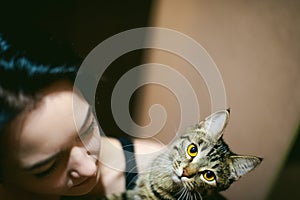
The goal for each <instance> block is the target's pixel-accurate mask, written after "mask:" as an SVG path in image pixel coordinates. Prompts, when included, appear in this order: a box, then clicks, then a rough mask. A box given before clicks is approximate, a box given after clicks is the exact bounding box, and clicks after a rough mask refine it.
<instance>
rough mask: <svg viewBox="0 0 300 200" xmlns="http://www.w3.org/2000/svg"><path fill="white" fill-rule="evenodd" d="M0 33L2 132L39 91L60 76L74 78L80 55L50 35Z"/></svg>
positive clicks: (36, 98)
mask: <svg viewBox="0 0 300 200" xmlns="http://www.w3.org/2000/svg"><path fill="white" fill-rule="evenodd" d="M30 38H31V39H29V38H26V35H22V36H19V37H13V36H11V35H4V34H3V33H2V34H1V33H0V134H1V133H2V132H3V128H4V127H5V126H6V125H7V124H8V123H9V122H10V121H11V120H12V119H13V118H15V117H16V116H17V115H18V114H19V113H20V112H22V111H23V110H24V109H25V108H27V107H28V106H30V105H34V104H35V102H36V101H37V100H38V95H37V94H38V92H39V91H40V90H42V89H44V88H45V87H47V86H48V85H50V84H52V83H53V82H55V81H58V80H60V79H68V80H71V81H74V79H75V77H76V72H77V69H78V66H79V64H80V63H79V62H80V59H79V57H77V56H76V55H75V54H74V53H73V51H72V50H71V49H70V48H65V46H64V45H63V44H62V43H58V42H55V41H54V40H53V39H52V38H51V37H45V36H41V35H37V34H36V35H35V36H31V37H30Z"/></svg>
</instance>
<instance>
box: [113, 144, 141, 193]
mask: <svg viewBox="0 0 300 200" xmlns="http://www.w3.org/2000/svg"><path fill="white" fill-rule="evenodd" d="M118 140H119V141H120V143H121V145H122V148H123V151H124V155H125V161H126V170H125V180H126V190H129V189H133V188H134V187H135V185H136V180H137V178H138V171H137V165H136V160H135V155H134V145H133V143H132V141H131V140H130V139H127V138H118Z"/></svg>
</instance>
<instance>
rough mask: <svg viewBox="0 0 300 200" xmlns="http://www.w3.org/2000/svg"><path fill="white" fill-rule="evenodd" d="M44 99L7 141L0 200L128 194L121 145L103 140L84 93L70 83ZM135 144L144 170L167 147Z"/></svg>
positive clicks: (48, 91) (45, 94)
mask: <svg viewBox="0 0 300 200" xmlns="http://www.w3.org/2000/svg"><path fill="white" fill-rule="evenodd" d="M41 94H42V96H43V97H42V100H41V102H40V104H39V105H37V107H35V108H34V109H32V110H29V111H26V112H24V113H23V114H21V115H20V116H19V117H17V118H16V119H15V120H14V121H13V123H11V125H10V127H9V134H8V135H9V137H5V138H4V140H3V141H4V144H3V145H2V147H1V148H2V149H1V151H4V152H6V154H5V158H4V160H3V172H4V181H3V183H2V184H0V199H49V200H58V199H59V198H60V196H62V195H67V196H76V195H86V196H90V197H91V199H92V197H94V196H99V195H101V194H110V193H115V192H122V191H124V190H125V178H124V170H125V158H124V154H123V151H122V150H121V149H122V148H121V145H120V144H119V142H118V141H117V140H116V139H113V138H107V137H100V134H99V128H98V125H97V123H96V119H95V116H94V115H93V113H92V112H91V109H90V106H89V105H88V103H87V102H86V101H85V99H84V98H83V97H82V96H81V95H80V93H74V91H73V87H72V85H71V84H70V83H68V82H57V83H55V84H53V85H52V86H50V87H49V88H47V89H45V90H44V91H42V92H41ZM74 102H75V104H76V109H75V111H74V107H73V103H74ZM134 143H135V151H136V155H137V165H138V170H139V171H143V170H145V169H146V167H147V163H149V162H150V161H151V158H153V157H154V156H155V155H157V154H156V152H158V150H159V149H162V148H163V146H162V145H161V144H159V143H157V142H154V141H150V140H139V139H137V140H134ZM116 180H117V181H116Z"/></svg>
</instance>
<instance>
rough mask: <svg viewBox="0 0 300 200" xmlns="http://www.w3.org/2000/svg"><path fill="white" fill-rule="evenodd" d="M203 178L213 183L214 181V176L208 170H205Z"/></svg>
mask: <svg viewBox="0 0 300 200" xmlns="http://www.w3.org/2000/svg"><path fill="white" fill-rule="evenodd" d="M203 178H204V179H205V180H207V181H213V180H215V178H216V176H215V173H213V172H212V171H210V170H207V171H205V172H204V173H203Z"/></svg>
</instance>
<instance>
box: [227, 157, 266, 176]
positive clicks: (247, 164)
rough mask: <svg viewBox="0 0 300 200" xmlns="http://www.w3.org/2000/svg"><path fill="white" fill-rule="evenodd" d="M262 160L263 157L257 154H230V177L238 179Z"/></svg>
mask: <svg viewBox="0 0 300 200" xmlns="http://www.w3.org/2000/svg"><path fill="white" fill-rule="evenodd" d="M261 161H262V158H259V157H256V156H230V169H231V176H230V178H231V179H233V180H235V181H236V180H238V179H239V178H240V177H242V176H243V175H245V174H247V173H248V172H250V171H251V170H253V169H254V168H255V167H257V166H258V165H259V164H260V163H261Z"/></svg>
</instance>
